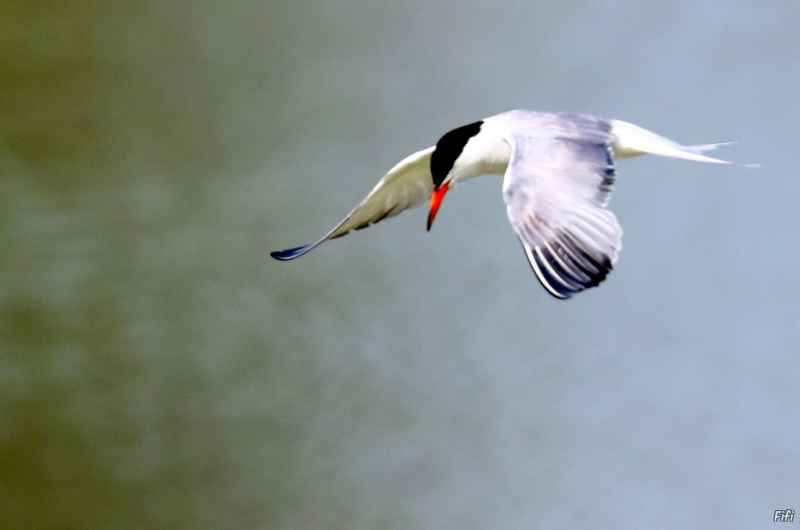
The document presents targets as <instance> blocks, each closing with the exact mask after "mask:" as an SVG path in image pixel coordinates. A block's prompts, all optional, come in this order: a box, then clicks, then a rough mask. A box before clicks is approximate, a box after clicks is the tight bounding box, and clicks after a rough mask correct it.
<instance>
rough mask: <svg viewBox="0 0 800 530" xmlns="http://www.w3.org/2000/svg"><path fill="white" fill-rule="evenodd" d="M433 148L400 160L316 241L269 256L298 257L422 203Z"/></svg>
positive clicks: (426, 192)
mask: <svg viewBox="0 0 800 530" xmlns="http://www.w3.org/2000/svg"><path fill="white" fill-rule="evenodd" d="M434 149H435V147H429V148H427V149H423V150H422V151H417V152H416V153H414V154H413V155H410V156H408V157H406V158H405V159H403V160H402V161H400V162H399V163H398V164H397V165H396V166H394V167H393V168H392V169H390V170H389V172H388V173H386V175H384V177H383V178H382V179H381V180H380V181H379V182H378V184H377V185H376V186H375V187H374V188H373V189H372V191H371V192H370V193H369V195H367V196H366V198H364V200H362V201H361V202H360V203H358V206H356V207H355V208H353V210H352V211H351V212H350V213H349V214H347V217H345V218H344V219H343V220H342V222H340V223H339V224H338V225H336V226H335V227H334V228H333V229H332V230H331V231H330V232H328V233H327V234H325V236H324V237H323V238H322V239H320V240H319V241H317V242H316V243H312V244H310V245H304V246H302V247H297V248H291V249H287V250H282V251H279V252H273V253H271V254H270V255H271V256H272V257H273V258H275V259H277V260H280V261H288V260H292V259H295V258H299V257H300V256H302V255H303V254H307V253H308V252H311V251H312V250H313V249H314V248H316V247H317V246H319V245H320V244H321V243H323V242H325V241H327V240H329V239H335V238H337V237H342V236H344V235H347V234H348V233H350V232H351V231H352V230H361V229H362V228H366V227H368V226H370V225H373V224H375V223H377V222H380V221H382V220H384V219H386V218H388V217H393V216H395V215H397V214H399V213H400V212H403V211H405V210H407V209H409V208H414V207H416V206H419V205H420V204H422V203H424V202H425V201H427V200H428V199H430V196H431V194H432V193H433V178H432V177H431V167H430V166H431V153H433V150H434Z"/></svg>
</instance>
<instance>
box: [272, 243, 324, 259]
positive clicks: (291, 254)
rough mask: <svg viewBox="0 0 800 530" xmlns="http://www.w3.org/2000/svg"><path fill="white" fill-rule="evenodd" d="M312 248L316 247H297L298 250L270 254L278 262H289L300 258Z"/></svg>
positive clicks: (291, 249)
mask: <svg viewBox="0 0 800 530" xmlns="http://www.w3.org/2000/svg"><path fill="white" fill-rule="evenodd" d="M312 248H314V245H304V246H302V247H297V248H287V249H286V250H280V251H278V252H270V254H269V255H270V256H272V257H273V258H275V259H276V260H278V261H289V260H293V259H295V258H299V257H300V256H302V255H303V254H305V253H307V252H308V251H309V250H311V249H312Z"/></svg>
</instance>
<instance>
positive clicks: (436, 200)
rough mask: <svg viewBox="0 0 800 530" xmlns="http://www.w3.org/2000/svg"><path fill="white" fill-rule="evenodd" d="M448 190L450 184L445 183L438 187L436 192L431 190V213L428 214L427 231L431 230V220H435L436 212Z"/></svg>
mask: <svg viewBox="0 0 800 530" xmlns="http://www.w3.org/2000/svg"><path fill="white" fill-rule="evenodd" d="M449 189H450V184H448V183H447V182H445V183H444V184H442V185H441V186H439V189H438V190H433V195H431V211H430V212H429V213H428V230H430V229H431V226H432V225H433V220H434V219H435V218H436V212H438V211H439V206H440V205H441V204H442V199H444V196H445V194H446V193H447V190H449Z"/></svg>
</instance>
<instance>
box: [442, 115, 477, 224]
mask: <svg viewBox="0 0 800 530" xmlns="http://www.w3.org/2000/svg"><path fill="white" fill-rule="evenodd" d="M481 125H483V122H482V121H477V122H475V123H470V124H469V125H464V126H463V127H459V128H458V129H453V130H452V131H450V132H448V133H447V134H445V135H444V136H442V137H441V138H440V139H439V141H438V142H436V149H434V150H433V153H432V154H431V177H432V178H433V194H431V207H430V211H429V212H428V230H430V229H431V226H433V220H434V219H435V218H436V213H437V212H438V211H439V206H441V204H442V199H444V196H445V195H446V194H447V192H448V190H449V189H450V187H451V182H452V179H453V174H452V173H451V172H452V170H453V166H454V164H455V163H456V160H457V159H458V157H459V156H460V155H461V152H462V151H463V150H464V146H465V145H467V142H468V141H469V139H470V138H472V137H473V136H475V135H476V134H478V132H480V130H481Z"/></svg>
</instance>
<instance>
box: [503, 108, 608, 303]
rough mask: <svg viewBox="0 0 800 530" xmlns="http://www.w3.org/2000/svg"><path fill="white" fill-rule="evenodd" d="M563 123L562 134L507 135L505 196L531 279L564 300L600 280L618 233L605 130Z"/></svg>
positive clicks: (583, 122) (580, 120)
mask: <svg viewBox="0 0 800 530" xmlns="http://www.w3.org/2000/svg"><path fill="white" fill-rule="evenodd" d="M562 117H563V118H564V119H569V120H570V123H569V127H566V128H565V129H564V130H550V131H549V132H548V133H545V134H539V135H536V134H533V135H529V134H526V133H524V132H522V133H517V134H510V135H509V136H508V137H507V140H508V142H509V143H510V144H511V148H512V149H511V150H512V153H511V162H510V163H509V166H508V169H507V170H506V174H505V179H504V181H503V198H504V200H505V202H506V204H507V210H508V218H509V220H510V221H511V226H512V227H513V228H514V231H515V232H516V233H517V236H518V237H519V239H520V241H521V242H522V246H523V247H524V248H525V254H526V255H527V257H528V260H529V261H530V264H531V267H532V268H533V271H534V272H535V273H536V277H537V278H538V279H539V281H540V282H541V284H542V285H543V286H544V288H545V289H547V291H548V292H549V293H550V294H551V295H553V296H555V297H556V298H561V299H566V298H569V297H571V296H572V295H574V294H575V293H578V292H580V291H583V290H584V289H587V288H589V287H594V286H596V285H598V284H599V283H600V282H602V281H603V280H604V279H605V277H606V275H607V274H608V272H609V271H610V270H611V268H612V264H613V263H615V262H616V261H617V254H618V253H619V251H620V249H621V248H622V242H621V238H622V228H620V226H619V223H618V222H617V218H616V217H615V216H614V214H613V213H611V212H610V211H608V210H607V209H606V208H605V206H606V203H607V202H608V198H609V195H610V194H611V191H612V189H613V186H614V180H615V171H614V161H613V159H612V154H611V149H610V147H609V144H610V142H611V140H612V136H611V135H610V134H609V133H608V127H607V124H606V123H604V122H601V121H599V120H598V121H596V122H595V121H591V120H587V119H586V118H585V117H582V116H575V117H574V118H573V117H571V116H562Z"/></svg>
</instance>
